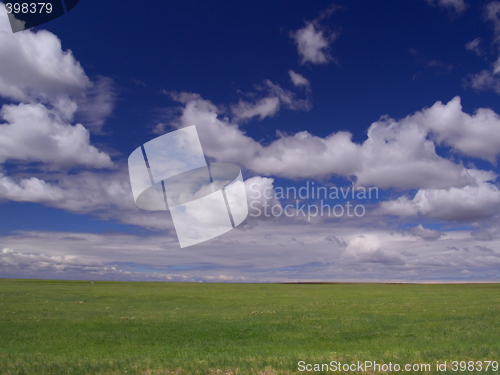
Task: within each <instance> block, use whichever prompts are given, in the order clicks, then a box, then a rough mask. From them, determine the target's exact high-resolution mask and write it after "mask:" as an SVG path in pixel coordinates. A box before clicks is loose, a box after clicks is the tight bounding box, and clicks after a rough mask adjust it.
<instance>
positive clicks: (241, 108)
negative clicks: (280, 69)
mask: <svg viewBox="0 0 500 375" xmlns="http://www.w3.org/2000/svg"><path fill="white" fill-rule="evenodd" d="M257 88H258V89H259V91H267V95H268V96H267V97H265V98H262V99H260V100H258V101H257V102H246V101H243V100H240V101H239V102H238V104H237V105H232V106H231V112H232V113H233V116H234V118H233V121H235V122H241V121H245V120H248V119H251V118H253V117H256V116H258V117H259V118H260V119H261V120H262V119H264V118H266V117H273V116H274V115H275V114H276V113H277V112H278V110H279V109H280V106H284V107H285V108H287V109H290V110H292V111H299V110H303V111H309V110H310V109H311V108H312V105H311V102H310V99H309V97H308V98H307V99H295V94H294V93H293V92H291V91H288V90H284V89H282V88H281V87H280V86H279V85H278V84H275V83H273V82H271V81H270V80H265V81H264V84H263V86H257Z"/></svg>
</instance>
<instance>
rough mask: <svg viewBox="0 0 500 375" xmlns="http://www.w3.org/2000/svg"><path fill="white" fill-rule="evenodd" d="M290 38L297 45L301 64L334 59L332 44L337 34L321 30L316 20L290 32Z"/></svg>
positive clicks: (320, 62) (326, 62)
mask: <svg viewBox="0 0 500 375" xmlns="http://www.w3.org/2000/svg"><path fill="white" fill-rule="evenodd" d="M290 38H292V39H293V40H294V41H295V44H296V45H297V52H298V53H299V56H300V57H301V61H300V63H301V64H305V63H307V62H310V63H312V64H328V63H329V62H331V61H334V59H333V57H332V56H331V55H330V44H331V43H332V42H333V41H334V40H335V39H336V38H337V34H334V33H331V34H328V33H327V32H326V31H324V30H321V29H320V28H319V25H317V24H315V23H314V22H306V26H304V27H303V28H302V29H299V30H297V31H295V32H291V33H290Z"/></svg>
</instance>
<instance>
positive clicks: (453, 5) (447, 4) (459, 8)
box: [426, 0, 467, 15]
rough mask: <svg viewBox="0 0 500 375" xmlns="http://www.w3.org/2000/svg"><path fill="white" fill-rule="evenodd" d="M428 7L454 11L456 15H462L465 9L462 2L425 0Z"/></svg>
mask: <svg viewBox="0 0 500 375" xmlns="http://www.w3.org/2000/svg"><path fill="white" fill-rule="evenodd" d="M426 1H427V3H428V4H429V5H432V6H438V7H440V8H443V9H447V10H451V11H454V12H455V13H456V14H459V15H460V14H462V13H464V12H465V10H466V9H467V4H466V3H465V2H464V0H426Z"/></svg>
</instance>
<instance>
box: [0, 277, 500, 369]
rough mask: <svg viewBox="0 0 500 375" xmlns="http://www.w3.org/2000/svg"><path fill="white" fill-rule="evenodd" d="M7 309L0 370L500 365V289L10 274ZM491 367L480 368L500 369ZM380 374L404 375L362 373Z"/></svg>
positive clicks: (0, 284) (2, 293)
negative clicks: (334, 363)
mask: <svg viewBox="0 0 500 375" xmlns="http://www.w3.org/2000/svg"><path fill="white" fill-rule="evenodd" d="M0 306H1V310H0V373H1V374H35V375H44V374H127V375H130V374H192V373H193V374H194V373H199V374H216V373H220V374H236V373H238V374H259V373H262V374H292V373H307V371H303V372H300V371H299V368H298V362H299V361H304V366H305V364H311V366H312V365H313V364H314V363H318V364H324V363H330V361H339V362H342V363H345V364H350V363H357V361H358V360H359V361H362V362H363V363H364V361H372V362H374V361H376V362H377V363H378V364H389V363H392V364H393V365H394V364H399V365H400V366H401V367H403V366H404V365H405V364H411V365H414V364H417V365H418V364H431V365H432V370H431V372H429V371H425V368H424V370H419V371H415V372H414V373H423V372H427V373H438V372H436V371H435V370H436V369H435V367H436V361H440V363H444V361H447V372H446V373H447V374H452V373H461V374H464V373H472V371H469V370H466V371H464V372H460V371H459V372H455V371H452V364H451V361H455V360H458V361H471V360H473V361H475V363H477V361H498V362H500V324H499V323H500V284H468V285H463V284H462V285H400V284H319V285H318V284H201V283H199V284H187V283H186V284H183V283H131V282H94V283H91V282H90V281H85V282H72V281H39V280H5V279H4V280H0ZM486 365H487V363H486V362H481V366H484V367H483V371H481V372H477V373H482V374H485V373H496V374H498V373H499V372H500V371H493V370H492V367H491V365H490V367H489V369H488V371H484V370H485V367H486ZM475 366H478V365H475ZM309 368H311V367H309ZM476 368H477V367H476ZM366 370H367V369H364V371H366ZM378 372H382V373H397V372H395V371H383V368H381V369H380V371H378V369H375V371H374V370H373V369H368V371H367V372H365V373H378ZM315 373H317V374H319V373H325V372H321V371H319V372H315ZM329 373H345V372H344V371H341V370H340V371H336V372H329ZM350 373H352V374H354V373H362V372H361V371H360V372H358V371H357V370H356V371H352V372H350ZM439 373H442V372H439Z"/></svg>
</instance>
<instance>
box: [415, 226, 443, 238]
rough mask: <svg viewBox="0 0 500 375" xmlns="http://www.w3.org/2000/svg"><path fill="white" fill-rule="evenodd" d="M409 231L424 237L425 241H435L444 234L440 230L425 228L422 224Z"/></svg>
mask: <svg viewBox="0 0 500 375" xmlns="http://www.w3.org/2000/svg"><path fill="white" fill-rule="evenodd" d="M408 232H409V233H410V234H412V235H414V236H416V237H419V238H421V239H423V240H424V241H435V240H438V239H439V238H441V237H442V236H443V232H440V231H438V230H433V229H428V228H424V227H423V226H422V224H419V225H417V226H416V227H413V228H411V229H410V230H408Z"/></svg>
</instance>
